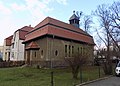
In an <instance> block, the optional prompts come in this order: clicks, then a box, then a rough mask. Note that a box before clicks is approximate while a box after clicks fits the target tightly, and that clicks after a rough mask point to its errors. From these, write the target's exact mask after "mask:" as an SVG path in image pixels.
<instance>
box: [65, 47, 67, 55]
mask: <svg viewBox="0 0 120 86" xmlns="http://www.w3.org/2000/svg"><path fill="white" fill-rule="evenodd" d="M65 57H67V45H65Z"/></svg>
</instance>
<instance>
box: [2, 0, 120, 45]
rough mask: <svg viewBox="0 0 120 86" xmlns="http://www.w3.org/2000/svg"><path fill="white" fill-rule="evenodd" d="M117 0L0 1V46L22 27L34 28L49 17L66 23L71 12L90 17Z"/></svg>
mask: <svg viewBox="0 0 120 86" xmlns="http://www.w3.org/2000/svg"><path fill="white" fill-rule="evenodd" d="M114 1H118V0H0V45H3V42H4V39H5V38H7V37H9V36H10V35H12V34H13V33H14V31H16V30H17V29H20V28H21V27H23V26H28V25H31V26H33V27H34V26H35V25H37V24H38V23H39V22H41V21H42V20H43V19H44V18H45V17H47V16H50V17H53V18H56V19H58V20H61V21H63V22H66V23H68V20H69V17H70V16H71V15H72V14H73V10H76V11H83V13H84V14H86V15H90V14H91V11H92V10H95V9H96V8H97V6H98V5H100V4H103V3H105V4H110V3H113V2H114Z"/></svg>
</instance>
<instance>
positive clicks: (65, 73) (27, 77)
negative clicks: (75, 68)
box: [0, 67, 104, 86]
mask: <svg viewBox="0 0 120 86" xmlns="http://www.w3.org/2000/svg"><path fill="white" fill-rule="evenodd" d="M53 71H54V86H73V85H74V84H79V83H80V79H78V80H74V79H72V74H71V70H70V69H69V68H68V69H53ZM50 72H51V70H50V69H36V68H1V69H0V86H50V79H51V78H50ZM82 73H83V75H82V76H83V82H85V81H88V80H93V79H96V78H98V77H99V76H98V67H88V68H86V67H85V68H83V72H82ZM79 76H80V75H79ZM103 76H104V73H103V72H102V71H101V77H103Z"/></svg>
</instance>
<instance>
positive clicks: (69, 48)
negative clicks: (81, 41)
mask: <svg viewBox="0 0 120 86" xmlns="http://www.w3.org/2000/svg"><path fill="white" fill-rule="evenodd" d="M70 51H71V46H70V45H69V57H70V53H71V52H70Z"/></svg>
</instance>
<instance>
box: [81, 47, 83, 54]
mask: <svg viewBox="0 0 120 86" xmlns="http://www.w3.org/2000/svg"><path fill="white" fill-rule="evenodd" d="M82 51H83V50H82V47H81V55H82Z"/></svg>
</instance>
